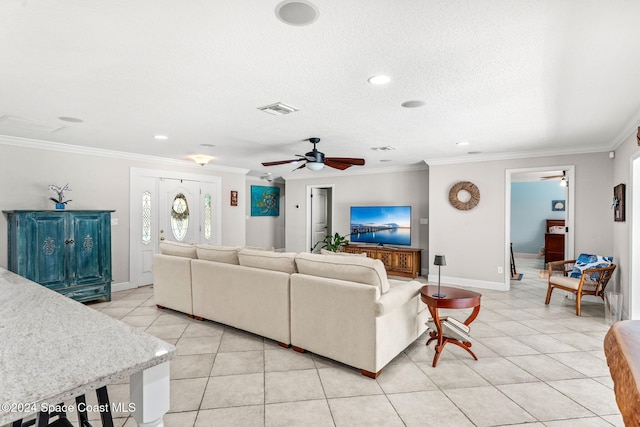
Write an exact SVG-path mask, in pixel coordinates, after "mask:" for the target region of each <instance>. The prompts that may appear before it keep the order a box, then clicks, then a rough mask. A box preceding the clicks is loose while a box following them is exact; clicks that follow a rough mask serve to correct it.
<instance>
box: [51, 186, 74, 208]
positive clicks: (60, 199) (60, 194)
mask: <svg viewBox="0 0 640 427" xmlns="http://www.w3.org/2000/svg"><path fill="white" fill-rule="evenodd" d="M49 190H51V191H53V192H54V193H56V194H57V196H58V198H55V197H49V200H51V201H52V202H54V203H55V204H56V209H64V207H65V205H66V204H67V203H69V202H71V200H64V192H65V191H71V189H70V188H69V184H67V185H65V186H64V187H58V186H57V185H50V186H49Z"/></svg>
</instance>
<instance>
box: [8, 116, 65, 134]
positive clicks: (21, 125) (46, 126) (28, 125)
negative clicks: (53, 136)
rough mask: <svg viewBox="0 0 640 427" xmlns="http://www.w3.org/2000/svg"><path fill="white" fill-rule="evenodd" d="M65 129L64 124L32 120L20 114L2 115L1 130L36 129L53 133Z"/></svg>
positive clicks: (36, 130)
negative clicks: (19, 115)
mask: <svg viewBox="0 0 640 427" xmlns="http://www.w3.org/2000/svg"><path fill="white" fill-rule="evenodd" d="M60 129H64V126H62V125H60V124H58V123H49V122H43V121H40V120H32V119H27V118H24V117H18V116H10V115H6V116H2V117H0V132H5V131H34V132H44V133H53V132H55V131H57V130H60Z"/></svg>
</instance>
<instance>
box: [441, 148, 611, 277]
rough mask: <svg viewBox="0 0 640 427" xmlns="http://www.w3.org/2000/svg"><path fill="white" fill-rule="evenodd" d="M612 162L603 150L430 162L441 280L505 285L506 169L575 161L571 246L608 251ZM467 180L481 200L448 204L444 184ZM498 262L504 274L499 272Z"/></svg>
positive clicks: (580, 250) (506, 267) (450, 185)
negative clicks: (463, 207)
mask: <svg viewBox="0 0 640 427" xmlns="http://www.w3.org/2000/svg"><path fill="white" fill-rule="evenodd" d="M613 164H614V161H613V160H611V159H609V157H608V155H607V153H595V154H576V155H567V156H556V157H538V158H527V159H513V160H496V161H487V162H477V163H464V164H455V165H431V166H430V168H429V169H430V175H429V214H430V215H429V230H430V232H429V250H430V251H431V252H432V253H443V254H445V255H446V257H447V266H446V267H444V268H443V271H442V276H443V278H442V280H443V281H444V280H446V281H447V282H448V283H450V284H460V285H471V286H473V285H476V286H485V287H496V288H497V289H502V288H503V287H504V285H503V284H504V281H505V274H506V273H508V272H509V266H508V265H505V259H506V254H505V225H504V224H505V173H506V172H505V171H506V170H507V169H515V168H534V167H546V166H561V165H575V170H576V174H575V175H576V176H575V181H576V182H574V183H569V185H574V186H575V187H574V188H575V251H576V253H580V252H589V253H598V254H602V255H609V254H612V253H613V238H612V236H611V223H612V222H613V219H612V215H613V214H612V213H611V210H610V206H611V196H612V192H613V190H612V188H613V187H612V176H613ZM458 181H471V182H473V183H474V184H475V185H477V186H478V188H479V190H480V203H479V204H478V206H477V207H476V208H474V209H473V210H470V211H459V210H456V209H455V208H453V207H452V206H451V205H450V203H449V189H450V188H451V187H452V186H453V185H454V184H455V183H456V182H458ZM498 267H502V268H503V271H504V272H505V273H503V274H499V273H498Z"/></svg>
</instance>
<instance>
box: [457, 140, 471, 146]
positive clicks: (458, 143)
mask: <svg viewBox="0 0 640 427" xmlns="http://www.w3.org/2000/svg"><path fill="white" fill-rule="evenodd" d="M456 145H469V141H460V142H456Z"/></svg>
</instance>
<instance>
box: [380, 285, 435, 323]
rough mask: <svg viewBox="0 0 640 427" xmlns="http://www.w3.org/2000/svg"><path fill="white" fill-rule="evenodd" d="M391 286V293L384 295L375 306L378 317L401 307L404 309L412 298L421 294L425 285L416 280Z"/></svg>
mask: <svg viewBox="0 0 640 427" xmlns="http://www.w3.org/2000/svg"><path fill="white" fill-rule="evenodd" d="M390 284H391V289H389V292H387V293H385V294H383V295H382V296H381V297H380V298H378V301H376V304H375V315H376V317H380V316H384V315H385V314H388V313H391V312H392V311H394V310H396V309H397V308H399V307H402V305H404V304H405V303H406V302H407V301H409V300H410V299H411V298H414V297H415V296H416V295H418V294H419V293H420V288H421V287H422V286H423V285H424V284H423V283H420V282H418V281H416V280H412V281H410V282H400V281H397V282H396V281H394V282H392V283H390Z"/></svg>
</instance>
